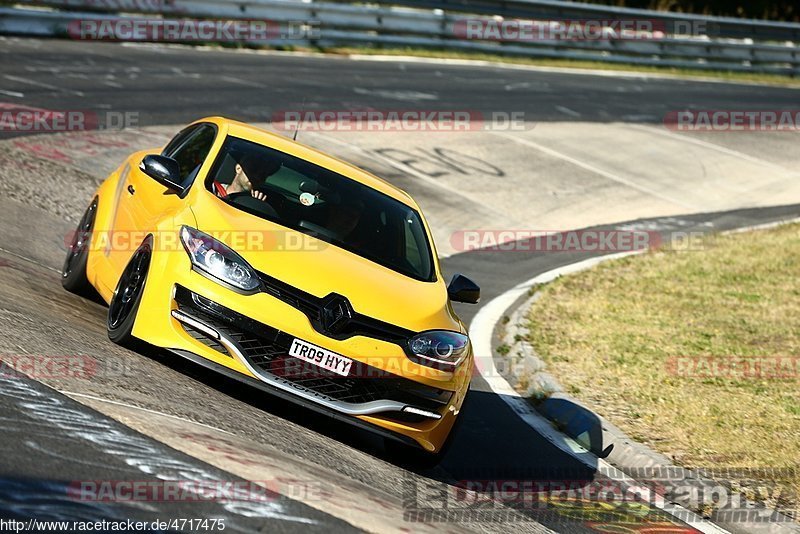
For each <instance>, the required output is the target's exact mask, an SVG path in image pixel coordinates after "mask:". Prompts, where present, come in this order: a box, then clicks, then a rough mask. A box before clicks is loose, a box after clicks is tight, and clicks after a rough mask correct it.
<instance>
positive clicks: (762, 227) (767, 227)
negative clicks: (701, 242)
mask: <svg viewBox="0 0 800 534" xmlns="http://www.w3.org/2000/svg"><path fill="white" fill-rule="evenodd" d="M797 223H800V217H796V218H792V219H783V220H782V221H775V222H771V223H764V224H757V225H755V226H747V227H745V228H737V229H736V230H728V231H727V232H721V234H722V235H732V234H744V233H746V232H758V231H761V230H772V229H773V228H780V227H781V226H786V225H787V224H797Z"/></svg>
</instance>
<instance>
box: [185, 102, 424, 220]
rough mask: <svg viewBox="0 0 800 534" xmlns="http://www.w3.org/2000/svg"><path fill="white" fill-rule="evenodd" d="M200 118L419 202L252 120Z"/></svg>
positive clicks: (412, 203) (411, 202)
mask: <svg viewBox="0 0 800 534" xmlns="http://www.w3.org/2000/svg"><path fill="white" fill-rule="evenodd" d="M201 122H207V123H208V122H210V123H213V124H216V125H217V126H219V127H220V129H221V130H223V131H225V130H227V135H232V136H234V137H239V138H241V139H245V140H247V141H252V142H254V143H258V144H260V145H264V146H267V147H270V148H274V149H276V150H279V151H281V152H284V153H286V154H290V155H292V156H296V157H298V158H301V159H304V160H306V161H310V162H311V163H314V164H316V165H319V166H320V167H323V168H325V169H328V170H331V171H333V172H336V173H339V174H341V175H342V176H346V177H347V178H350V179H352V180H355V181H357V182H359V183H362V184H364V185H366V186H367V187H371V188H372V189H375V190H377V191H380V192H381V193H384V194H386V195H388V196H390V197H392V198H394V199H395V200H397V201H399V202H402V203H403V204H406V205H407V206H410V207H412V208H414V209H416V210H419V206H417V203H416V202H415V201H414V199H412V198H411V196H410V195H409V194H408V193H406V192H405V191H403V190H402V189H400V188H399V187H396V186H394V185H392V184H391V183H389V182H387V181H386V180H383V179H381V178H378V177H377V176H375V175H373V174H370V173H368V172H367V171H365V170H363V169H360V168H358V167H356V166H355V165H352V164H350V163H347V162H346V161H342V160H340V159H338V158H336V157H333V156H331V155H329V154H326V153H324V152H321V151H319V150H317V149H315V148H312V147H310V146H307V145H304V144H302V143H298V142H297V141H294V140H292V139H289V138H288V137H284V136H282V135H279V134H276V133H273V132H270V131H268V130H265V129H263V128H259V127H257V126H254V125H252V124H247V123H244V122H239V121H236V120H232V119H228V118H225V117H206V118H204V119H200V120H198V121H195V122H194V123H193V124H195V123H201Z"/></svg>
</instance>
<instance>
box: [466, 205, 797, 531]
mask: <svg viewBox="0 0 800 534" xmlns="http://www.w3.org/2000/svg"><path fill="white" fill-rule="evenodd" d="M799 222H800V217H797V218H792V219H785V220H781V221H776V222H772V223H765V224H759V225H754V226H745V227H742V228H737V229H735V230H729V231H726V232H721V235H729V234H739V233H744V232H752V231H759V230H769V229H773V228H777V227H780V226H785V225H788V224H795V223H799ZM644 252H647V251H646V250H637V251H630V252H621V253H618V254H610V255H607V256H602V257H596V258H590V259H587V260H582V261H579V262H576V263H572V264H568V265H564V266H562V267H558V268H556V269H552V270H550V271H546V272H544V273H542V274H540V275H538V276H536V277H534V278H531V279H530V280H528V281H526V282H523V283H521V284H518V285H517V286H515V287H513V288H512V289H510V290H508V291H506V292H505V293H503V294H502V295H500V296H498V297H496V298H494V299H493V300H491V301H490V302H489V303H487V304H486V305H484V306H483V307H482V308H481V309H480V310H479V311H478V313H477V314H476V316H475V318H474V319H473V320H472V323H471V324H470V327H469V332H470V337H471V338H472V343H473V345H474V347H475V351H476V354H479V355H483V356H478V357H476V366H477V367H478V370H479V372H480V373H481V376H482V377H483V379H484V380H485V381H486V383H487V384H488V385H489V387H490V388H491V389H492V391H493V392H494V393H496V394H497V395H499V396H500V397H501V398H502V399H503V400H504V401H505V402H506V403H507V404H508V405H509V407H510V408H511V409H512V410H513V411H514V412H515V413H517V415H519V417H520V418H521V419H522V420H523V421H525V422H526V423H527V424H528V425H529V426H531V427H532V428H533V429H535V430H536V431H537V432H539V433H540V434H541V435H542V436H544V437H545V438H546V439H547V440H548V441H550V442H551V443H553V444H554V445H555V446H557V447H558V448H560V449H561V450H563V451H564V452H566V453H568V454H570V455H572V456H573V457H575V458H577V459H578V460H579V461H581V462H583V463H584V464H586V465H589V466H590V467H591V465H590V464H591V463H593V462H596V464H597V467H601V468H603V469H604V470H605V471H606V472H607V473H609V475H610V476H613V477H614V479H615V480H617V481H620V482H623V483H626V484H628V485H635V484H637V483H636V481H635V480H634V479H632V478H631V477H628V476H627V475H625V474H624V473H623V472H622V471H620V470H619V469H617V468H615V467H613V466H612V465H611V464H609V463H608V462H606V461H605V460H603V459H601V458H598V457H596V456H595V455H594V454H593V453H591V452H590V451H588V450H587V449H586V448H584V447H583V446H582V445H580V444H579V443H577V442H576V441H575V440H573V439H572V438H571V437H569V436H567V435H566V434H563V433H561V432H560V431H558V430H557V429H556V428H555V427H554V426H553V424H552V423H551V422H550V420H548V419H546V418H545V417H544V416H543V415H541V414H540V413H539V412H537V411H536V410H535V409H534V408H533V407H532V406H531V405H530V404H529V403H528V402H527V400H526V399H525V398H523V397H522V396H520V395H519V394H518V393H517V392H516V390H515V389H514V388H513V387H512V386H511V384H509V382H508V381H507V380H506V379H505V378H503V377H502V376H501V375H500V373H499V372H498V370H497V368H496V367H495V364H494V358H493V356H492V354H493V352H492V334H493V332H494V328H495V326H496V325H497V324H498V323H499V322H500V320H501V319H502V318H503V316H504V315H505V314H506V312H507V311H508V310H509V309H510V308H511V307H512V306H513V305H514V303H516V302H517V301H519V299H521V298H522V297H523V295H525V293H526V292H528V291H529V290H530V289H531V288H533V287H535V286H537V285H542V284H546V283H548V282H552V281H553V280H555V279H556V278H559V277H561V276H565V275H569V274H575V273H578V272H581V271H585V270H587V269H591V268H592V267H594V266H596V265H598V264H600V263H604V262H607V261H613V260H618V259H622V258H626V257H629V256H633V255H637V254H642V253H644ZM534 298H535V296H534V295H531V296H530V297H529V298H527V299H525V300H524V302H523V303H522V304H521V305H519V306H517V307H516V308H515V310H514V313H517V312H518V311H519V310H520V309H522V308H526V307H529V306H530V304H531V301H532V300H534ZM556 384H557V382H556ZM560 394H561V395H562V396H563V397H564V398H567V399H570V400H573V401H574V399H571V397H569V396H568V395H566V394H564V393H563V392H560ZM575 402H577V401H575ZM594 415H595V416H596V417H597V418H598V419H599V420H601V421H603V423H604V425H605V424H606V421H605V419H603V418H602V417H600V416H599V415H597V414H594ZM610 426H611V427H612V428H613V429H614V430H616V431H618V432H620V434H622V433H621V431H619V430H618V429H617V428H616V427H614V426H613V425H610ZM622 436H624V438H626V439H627V440H628V441H630V442H632V440H630V438H628V437H627V436H625V435H624V434H622ZM637 445H638V446H639V447H642V448H644V449H647V450H648V451H650V449H648V448H647V447H645V446H644V445H641V444H637ZM651 452H653V454H655V455H657V454H658V453H656V452H655V451H651ZM662 509H663V510H664V511H665V512H667V513H670V514H671V515H674V516H676V517H677V515H676V514H680V517H678V518H679V519H682V520H686V518H689V522H690V523H691V524H692V526H693V527H694V528H697V529H698V530H700V531H701V532H704V533H712V532H713V533H724V532H727V531H726V530H724V529H722V528H721V527H719V526H718V525H715V524H713V523H711V522H709V521H707V520H705V519H703V518H701V517H700V516H699V515H697V514H695V513H693V512H691V511H689V510H688V509H686V508H683V507H681V506H678V505H665V506H664V507H663V508H662Z"/></svg>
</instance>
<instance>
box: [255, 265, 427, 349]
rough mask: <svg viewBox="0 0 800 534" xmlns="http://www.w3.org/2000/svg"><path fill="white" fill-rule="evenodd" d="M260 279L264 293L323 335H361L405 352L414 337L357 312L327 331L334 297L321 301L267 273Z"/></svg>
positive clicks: (400, 329)
mask: <svg viewBox="0 0 800 534" xmlns="http://www.w3.org/2000/svg"><path fill="white" fill-rule="evenodd" d="M258 277H259V278H260V279H261V283H262V285H263V287H264V291H265V292H267V293H269V294H270V295H272V296H273V297H275V298H277V299H279V300H282V301H283V302H285V303H287V304H289V305H290V306H292V307H294V308H296V309H298V310H300V311H301V312H303V314H305V316H306V317H308V320H309V321H310V322H311V325H312V326H313V327H314V329H315V330H316V331H317V332H319V333H320V334H323V335H326V336H328V337H330V338H333V339H338V340H341V339H347V338H350V337H353V336H357V335H361V336H366V337H371V338H375V339H380V340H381V341H388V342H389V343H395V344H397V345H400V347H402V348H403V350H404V351H406V350H408V348H407V347H408V340H409V339H410V338H411V337H412V336H413V335H414V332H413V331H411V330H408V329H405V328H400V327H399V326H395V325H393V324H391V323H387V322H385V321H381V320H379V319H374V318H372V317H368V316H366V315H362V314H360V313H358V312H354V313H353V314H352V316H351V317H350V319H349V320H348V321H347V323H346V324H345V326H344V327H342V328H340V329H337V330H336V331H331V330H330V329H328V328H326V326H325V324H324V321H323V317H322V315H323V308H324V307H325V304H326V302H328V301H329V299H330V298H331V297H332V296H333V295H334V294H331V295H328V296H326V297H323V298H320V297H316V296H314V295H312V294H311V293H308V292H306V291H303V290H302V289H298V288H296V287H294V286H292V285H290V284H287V283H286V282H283V281H282V280H278V279H277V278H275V277H273V276H270V275H268V274H266V273H263V272H259V273H258Z"/></svg>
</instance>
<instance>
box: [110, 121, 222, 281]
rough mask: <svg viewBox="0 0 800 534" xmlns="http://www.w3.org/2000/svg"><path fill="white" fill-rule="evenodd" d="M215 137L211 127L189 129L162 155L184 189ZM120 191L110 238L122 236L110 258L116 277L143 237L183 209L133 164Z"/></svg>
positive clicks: (172, 193) (180, 202)
mask: <svg viewBox="0 0 800 534" xmlns="http://www.w3.org/2000/svg"><path fill="white" fill-rule="evenodd" d="M215 137H216V127H214V126H213V125H210V124H196V125H192V126H190V127H189V128H186V129H185V130H183V131H182V132H180V133H179V134H178V135H176V136H175V137H174V138H173V139H172V141H170V143H169V144H168V145H167V146H166V148H165V149H164V151H163V152H162V155H164V156H167V157H171V158H173V159H174V160H176V161H177V162H178V164H179V167H180V176H181V184H182V185H183V187H184V188H188V187H190V186H191V184H192V183H193V181H194V179H195V177H196V176H197V173H198V172H199V170H200V167H201V166H202V164H203V163H204V162H205V159H206V156H208V153H209V151H210V150H211V146H212V145H213V143H214V138H215ZM120 190H121V193H120V196H121V198H120V199H119V202H118V206H117V216H116V220H115V224H114V234H120V233H124V235H118V239H116V243H115V244H116V245H117V246H116V247H115V249H114V251H113V252H112V256H113V257H110V260H111V263H112V265H113V266H114V268H115V271H116V274H117V277H119V275H120V274H121V273H122V270H123V269H124V267H125V265H126V264H127V262H128V260H129V259H130V257H131V255H132V254H133V252H134V251H135V250H136V248H137V247H138V246H139V245H140V244H141V242H142V240H143V239H144V237H145V236H146V235H147V234H149V233H151V232H154V231H156V227H157V225H158V223H159V221H161V220H162V219H163V218H164V217H169V216H170V215H171V214H174V213H175V212H177V211H178V210H180V209H182V208H183V199H182V198H181V197H180V196H179V195H178V193H177V192H175V191H170V190H168V189H167V188H166V187H164V186H163V185H161V184H159V183H158V182H156V181H155V180H154V179H153V178H151V177H149V176H147V175H146V174H145V173H144V172H142V170H141V169H140V168H139V165H138V162H136V161H131V165H130V168H129V169H128V171H127V174H126V175H125V176H124V183H123V184H121V185H120Z"/></svg>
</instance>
